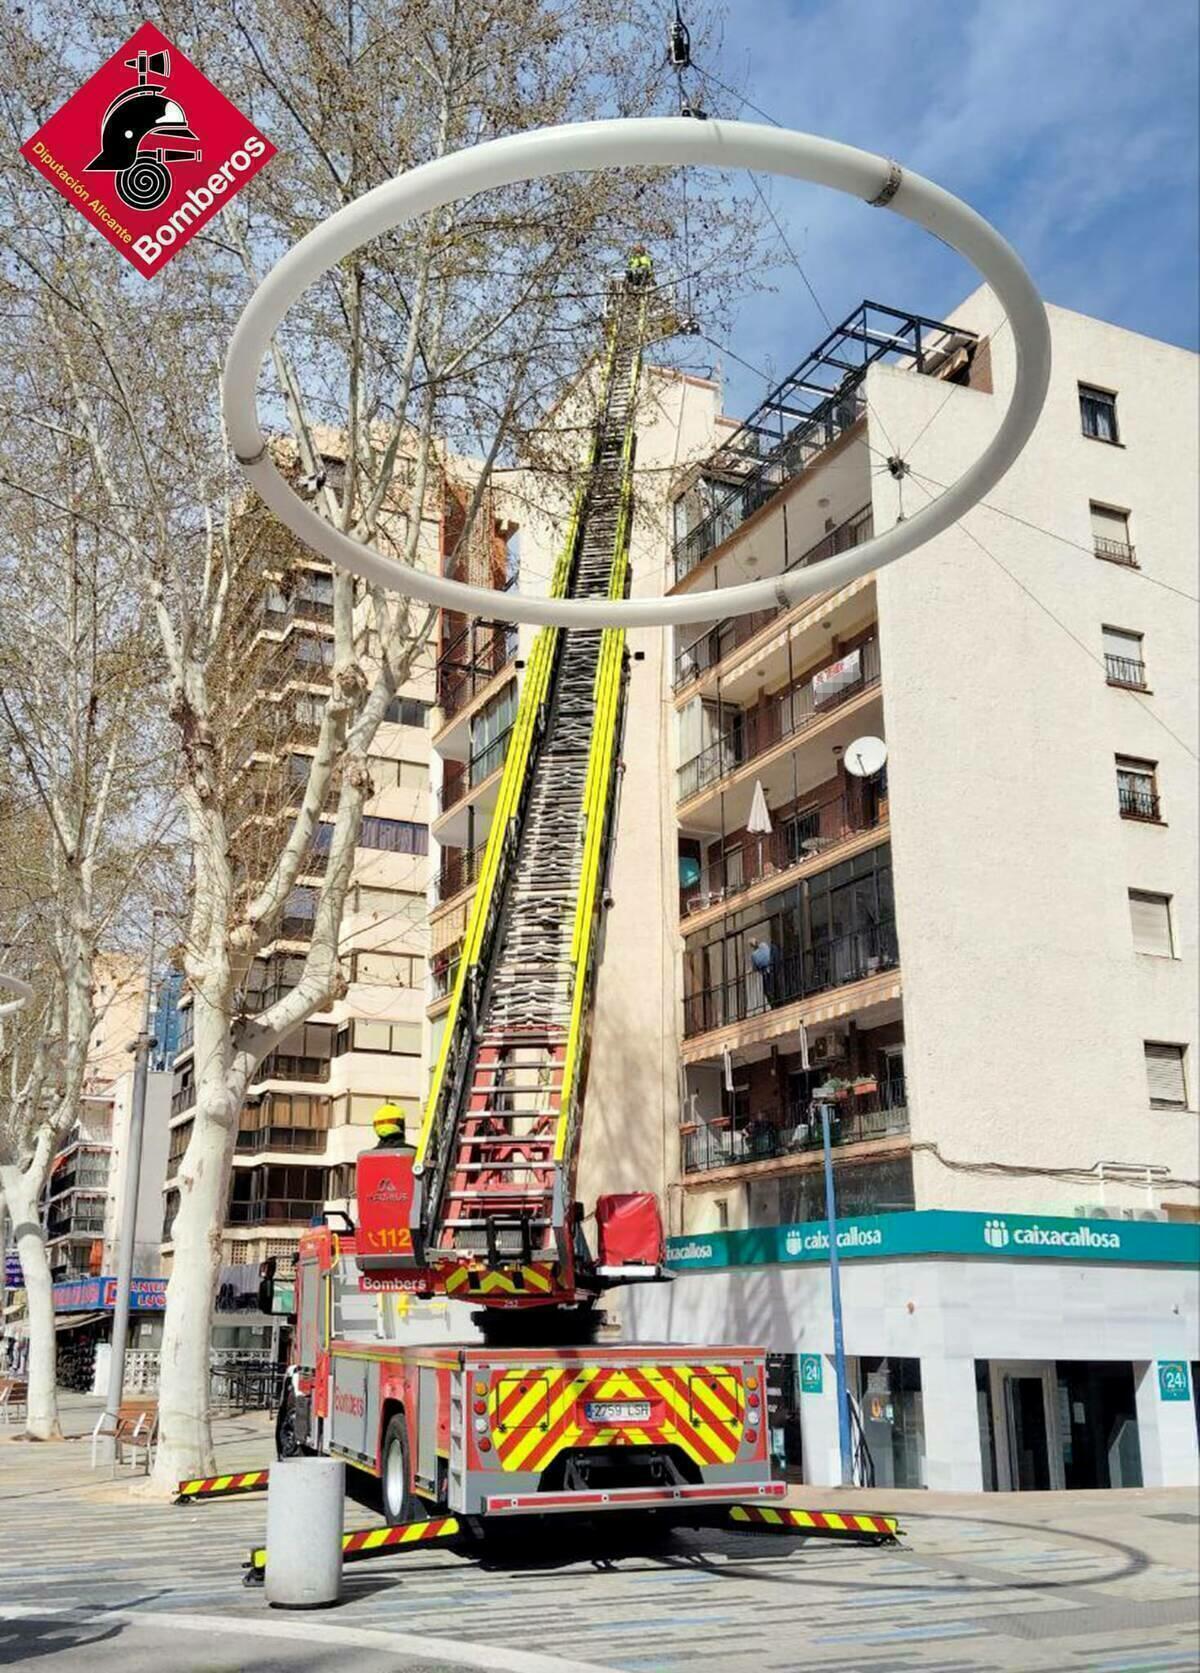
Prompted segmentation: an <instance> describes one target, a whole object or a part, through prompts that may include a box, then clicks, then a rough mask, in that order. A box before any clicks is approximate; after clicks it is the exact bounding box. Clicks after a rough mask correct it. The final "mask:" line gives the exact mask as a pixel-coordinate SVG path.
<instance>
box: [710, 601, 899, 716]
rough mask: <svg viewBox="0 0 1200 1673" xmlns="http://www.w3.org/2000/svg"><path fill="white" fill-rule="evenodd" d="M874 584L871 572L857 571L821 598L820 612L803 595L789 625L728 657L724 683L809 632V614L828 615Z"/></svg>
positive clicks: (747, 670)
mask: <svg viewBox="0 0 1200 1673" xmlns="http://www.w3.org/2000/svg"><path fill="white" fill-rule="evenodd" d="M874 585H875V577H874V575H860V576H859V578H858V580H857V581H851V582H849V583H848V584H847V585H846V586H844V587H842V588H840V589H839V590H838V591H837V592H835V593H831V594H830V595H829V597H828V598H823V599H821V601H820V610H819V612H818V611H817V610H816V609H815V608H814V607H813V603H812V601H811V600H808V599H805V601H804V613H802V614H801V615H799V616H797V618H796V620H795V621H793V622H791V623H790V624H789V626H787V627H785V628H781V629H780V631H779V632H778V633H776V634H775V635H774V636H773V637H772V638H770V639H768V640H767V641H766V643H765V644H759V645H752V647H751V650H750V654H749V655H748V656H744V657H740V658H739V659H738V660H737V661H736V662H735V661H732V660H731V661H730V663H729V666H728V667H727V668H725V669H724V670H723V671H722V685H723V687H725V688H728V687H729V686H732V685H733V684H734V682H735V681H737V680H739V679H741V678H742V676H743V675H745V674H748V673H752V672H753V670H754V669H755V668H757V667H758V666H760V665H761V664H762V663H764V662H765V661H766V659H767V658H768V657H769V656H771V655H773V654H774V652H775V651H777V650H782V649H783V647H784V646H785V645H786V644H787V642H788V640H789V639H798V638H800V637H802V636H803V635H804V634H811V633H812V631H813V624H812V621H811V619H810V618H811V617H812V616H813V615H817V614H819V615H820V616H822V617H825V616H828V615H830V614H832V612H833V611H834V610H836V609H837V608H838V607H839V605H842V604H845V603H846V601H847V600H848V599H851V598H855V597H857V595H858V594H859V593H862V592H866V591H867V589H868V588H870V587H873V586H874Z"/></svg>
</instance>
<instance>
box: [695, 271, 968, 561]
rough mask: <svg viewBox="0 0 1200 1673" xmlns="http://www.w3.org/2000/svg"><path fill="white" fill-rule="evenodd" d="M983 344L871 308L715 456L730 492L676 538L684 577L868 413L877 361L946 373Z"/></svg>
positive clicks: (714, 471)
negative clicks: (960, 354) (957, 357)
mask: <svg viewBox="0 0 1200 1673" xmlns="http://www.w3.org/2000/svg"><path fill="white" fill-rule="evenodd" d="M976 341H977V339H976V337H975V335H974V333H973V332H969V331H960V330H957V329H956V328H954V327H951V326H948V325H943V324H942V323H940V322H939V321H937V320H930V319H924V318H923V317H922V316H920V315H919V314H908V313H902V312H900V311H899V310H897V309H895V308H889V307H886V306H884V305H883V304H881V303H877V302H864V303H862V305H861V306H860V307H859V308H857V309H856V310H855V312H854V313H853V314H851V315H850V316H849V317H848V318H847V319H845V320H843V321H842V323H841V325H839V326H837V327H835V329H834V330H832V331H831V332H830V334H829V336H828V337H826V338H825V340H824V342H822V343H821V344H819V345H818V347H817V348H815V349H814V350H813V351H812V353H811V354H810V355H808V357H807V358H806V359H805V360H803V361H802V362H801V364H800V365H799V366H798V367H797V368H796V369H795V371H794V372H792V373H791V375H790V376H789V377H787V378H785V379H784V380H783V382H782V383H781V384H780V385H779V386H778V387H777V388H776V389H774V390H772V391H771V393H770V395H768V396H767V398H766V400H765V401H764V402H763V403H762V404H761V406H759V407H758V408H757V410H756V411H755V412H754V413H753V414H752V415H751V417H750V418H748V419H747V420H746V422H745V423H744V424H742V425H741V426H740V427H739V429H737V430H736V431H735V432H734V433H733V435H732V436H730V437H729V438H728V439H727V440H726V441H724V442H723V443H722V444H721V446H720V448H719V449H718V450H717V451H716V452H715V453H714V454H713V455H712V457H711V459H710V460H709V461H708V465H707V470H708V473H709V475H710V476H711V477H715V478H717V479H718V480H723V483H724V484H725V485H726V486H725V487H724V492H723V493H721V497H720V498H719V499H718V500H717V503H716V504H715V505H714V507H713V509H712V510H711V511H710V512H709V514H708V516H707V517H705V518H704V520H703V521H702V522H700V523H698V524H696V525H695V526H694V527H693V528H691V529H689V530H688V532H687V533H686V534H685V535H684V536H683V537H682V538H681V539H680V540H678V541H676V543H675V552H674V561H675V580H676V581H677V582H679V581H681V580H682V579H683V578H684V576H685V575H687V574H689V573H690V572H691V571H692V570H693V569H695V567H696V565H697V564H699V563H701V562H703V560H704V559H705V558H706V557H707V556H708V554H709V553H710V552H712V551H714V550H715V549H716V547H718V546H719V545H720V544H721V542H722V541H724V540H727V539H728V537H729V536H730V535H731V534H732V533H733V532H734V530H735V529H737V528H738V526H739V525H740V524H741V523H743V522H744V521H745V520H746V518H747V517H749V516H751V515H752V514H753V513H754V512H755V511H757V510H758V508H759V506H761V505H765V504H766V502H767V501H768V500H769V499H771V498H772V496H773V495H774V494H776V493H778V491H779V489H780V488H782V487H783V485H784V484H785V483H786V482H789V481H791V480H792V478H793V477H796V476H798V475H800V474H801V472H803V471H804V470H806V469H807V468H808V466H809V465H810V464H811V463H812V462H813V460H814V459H816V458H817V457H818V456H819V455H820V454H821V453H823V452H824V451H825V449H826V448H827V447H829V445H830V444H831V443H832V442H834V441H836V440H837V439H838V437H839V436H841V435H842V434H843V433H844V432H845V431H846V430H848V429H850V428H851V427H852V426H853V425H854V424H855V423H857V421H858V419H859V418H860V417H861V416H862V414H863V412H864V411H865V406H866V400H865V394H864V392H863V389H862V384H863V382H864V381H865V379H866V375H867V372H868V371H869V370H870V368H871V366H872V365H874V364H875V363H876V362H877V361H882V360H891V361H893V362H895V361H898V360H900V361H907V362H908V364H910V365H911V366H912V367H913V368H914V369H915V370H916V371H918V372H925V371H933V370H937V371H943V370H944V368H945V367H946V365H947V362H948V359H949V356H950V355H951V354H952V353H953V352H955V350H956V348H962V349H965V350H966V351H967V352H968V353H969V352H970V350H971V348H972V347H973V345H974V344H975V342H976Z"/></svg>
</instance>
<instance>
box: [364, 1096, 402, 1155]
mask: <svg viewBox="0 0 1200 1673" xmlns="http://www.w3.org/2000/svg"><path fill="white" fill-rule="evenodd" d="M371 1125H372V1127H374V1129H375V1142H376V1144H377V1145H378V1147H379V1149H380V1150H411V1148H412V1147H411V1146H410V1145H406V1144H405V1142H404V1111H403V1110H402V1109H401V1108H400V1105H399V1104H393V1103H391V1102H388V1103H385V1104H380V1106H379V1108H378V1109H377V1110H376V1111H375V1114H374V1115H373V1116H372V1118H371Z"/></svg>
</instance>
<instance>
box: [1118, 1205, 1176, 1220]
mask: <svg viewBox="0 0 1200 1673" xmlns="http://www.w3.org/2000/svg"><path fill="white" fill-rule="evenodd" d="M1121 1218H1122V1219H1123V1220H1165V1219H1166V1218H1167V1211H1166V1209H1165V1208H1123V1209H1122V1210H1121Z"/></svg>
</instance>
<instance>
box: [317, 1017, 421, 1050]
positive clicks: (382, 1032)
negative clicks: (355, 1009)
mask: <svg viewBox="0 0 1200 1673" xmlns="http://www.w3.org/2000/svg"><path fill="white" fill-rule="evenodd" d="M351 1042H353V1047H352V1045H351ZM337 1049H338V1051H339V1053H340V1052H344V1051H349V1050H351V1049H353V1050H354V1051H383V1052H387V1053H388V1055H389V1056H391V1057H420V1055H421V1024H420V1023H419V1022H383V1021H378V1020H376V1019H375V1018H374V1017H354V1018H352V1019H351V1020H350V1022H348V1023H346V1024H344V1025H343V1026H342V1027H341V1028H339V1029H338V1046H337Z"/></svg>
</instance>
